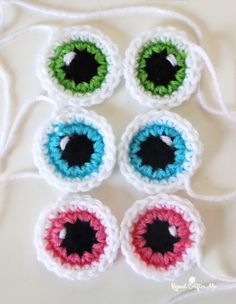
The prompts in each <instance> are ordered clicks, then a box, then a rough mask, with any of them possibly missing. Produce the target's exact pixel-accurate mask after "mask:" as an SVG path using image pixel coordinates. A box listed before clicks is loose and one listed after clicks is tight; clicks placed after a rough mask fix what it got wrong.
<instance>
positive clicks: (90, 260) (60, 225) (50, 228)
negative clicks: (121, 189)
mask: <svg viewBox="0 0 236 304" xmlns="http://www.w3.org/2000/svg"><path fill="white" fill-rule="evenodd" d="M34 243H35V247H36V251H37V257H38V260H39V261H41V262H43V264H44V265H45V266H46V268H47V269H48V270H50V271H53V272H55V273H56V274H57V275H58V276H59V277H63V278H67V279H70V280H86V279H89V278H92V277H96V276H97V275H99V273H100V272H103V271H105V270H106V269H107V268H108V267H110V266H111V265H112V263H113V261H114V260H115V258H116V254H117V250H118V247H119V232H118V226H117V222H116V219H115V218H114V216H113V215H112V214H111V212H110V210H109V209H108V208H107V207H105V206H104V205H103V204H102V203H101V202H99V201H98V200H95V199H93V198H91V197H90V196H87V195H86V196H79V195H76V196H75V195H74V196H66V197H63V198H62V199H61V200H60V201H58V202H57V203H56V204H54V205H52V206H50V207H49V208H47V209H45V210H44V211H43V212H42V214H41V215H40V217H39V220H38V222H37V224H36V229H35V237H34Z"/></svg>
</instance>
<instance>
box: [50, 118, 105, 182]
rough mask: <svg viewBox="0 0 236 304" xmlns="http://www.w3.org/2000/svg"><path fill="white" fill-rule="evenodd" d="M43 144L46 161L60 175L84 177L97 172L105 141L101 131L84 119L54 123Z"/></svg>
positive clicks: (73, 177) (71, 177)
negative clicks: (83, 120)
mask: <svg viewBox="0 0 236 304" xmlns="http://www.w3.org/2000/svg"><path fill="white" fill-rule="evenodd" d="M53 128H54V131H53V132H51V133H49V134H48V140H47V142H46V144H45V148H46V154H47V157H48V162H49V163H50V164H51V165H52V166H53V167H54V168H55V171H56V172H57V173H60V174H61V176H62V177H66V178H70V179H75V178H79V179H81V180H83V179H84V178H85V177H86V176H90V175H91V174H93V173H94V172H98V171H99V168H100V166H101V164H102V162H103V155H104V141H103V137H102V136H101V134H100V133H99V132H98V131H97V130H96V128H94V127H93V126H91V125H87V124H85V123H83V122H79V121H76V120H75V121H73V122H72V123H60V124H55V125H54V126H53Z"/></svg>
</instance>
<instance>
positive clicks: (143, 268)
mask: <svg viewBox="0 0 236 304" xmlns="http://www.w3.org/2000/svg"><path fill="white" fill-rule="evenodd" d="M203 231H204V227H203V224H202V222H201V218H200V216H199V214H198V212H197V210H195V208H194V207H193V205H192V204H191V203H190V202H189V201H187V200H184V199H181V198H180V197H178V196H175V195H167V194H159V195H156V196H149V197H147V198H145V199H143V200H140V201H137V202H136V203H135V204H134V205H133V206H132V207H131V208H130V209H129V210H128V211H127V212H126V214H125V216H124V219H123V221H122V223H121V249H122V253H123V254H124V256H125V258H126V261H127V263H128V264H129V265H130V266H131V267H132V268H133V269H134V271H135V272H137V273H139V274H141V275H143V276H145V277H146V278H150V279H153V280H156V281H163V280H174V279H175V278H176V277H179V276H181V275H183V274H184V272H185V271H187V270H189V269H190V268H191V267H192V266H193V265H194V264H195V263H196V261H197V258H198V256H199V254H200V246H201V242H202V236H203Z"/></svg>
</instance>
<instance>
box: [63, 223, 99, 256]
mask: <svg viewBox="0 0 236 304" xmlns="http://www.w3.org/2000/svg"><path fill="white" fill-rule="evenodd" d="M64 227H65V229H66V235H65V238H64V239H63V240H62V242H61V245H60V246H61V247H63V248H66V252H67V256H69V255H70V254H72V253H77V254H78V255H79V256H80V257H81V256H82V255H83V254H84V253H85V252H89V253H91V252H92V247H93V245H94V244H97V243H98V241H97V239H96V232H97V231H96V230H95V229H93V227H91V226H90V223H89V222H83V221H81V220H79V219H77V221H76V222H75V223H73V224H72V223H65V224H64Z"/></svg>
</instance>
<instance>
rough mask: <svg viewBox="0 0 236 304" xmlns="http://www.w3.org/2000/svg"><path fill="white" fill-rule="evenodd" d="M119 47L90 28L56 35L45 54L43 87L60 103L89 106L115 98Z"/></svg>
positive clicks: (83, 27)
mask: <svg viewBox="0 0 236 304" xmlns="http://www.w3.org/2000/svg"><path fill="white" fill-rule="evenodd" d="M120 67H121V63H120V58H119V54H118V49H117V47H116V46H115V45H114V44H113V43H112V42H111V41H110V40H109V39H108V38H107V37H105V36H104V35H103V34H102V33H101V32H99V31H97V30H95V29H92V28H90V27H87V26H82V27H73V28H65V29H64V30H63V31H61V32H59V31H58V32H57V33H56V34H55V37H54V39H53V42H52V43H51V45H50V46H49V48H48V49H47V50H46V52H45V53H44V54H42V56H41V58H40V65H39V74H40V75H39V76H40V80H41V82H42V86H43V87H44V88H45V89H46V90H47V91H48V93H49V94H50V95H51V96H52V97H53V98H57V99H59V101H60V100H61V101H60V102H64V103H66V104H72V105H80V106H81V105H82V106H90V105H92V104H95V103H100V102H102V101H103V100H104V99H106V98H108V97H109V96H111V95H112V93H113V90H114V88H115V87H116V86H117V84H118V82H119V79H120V75H121V70H120Z"/></svg>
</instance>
